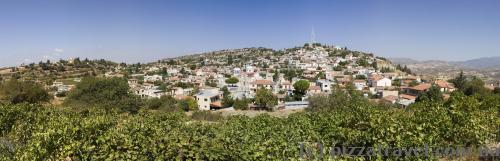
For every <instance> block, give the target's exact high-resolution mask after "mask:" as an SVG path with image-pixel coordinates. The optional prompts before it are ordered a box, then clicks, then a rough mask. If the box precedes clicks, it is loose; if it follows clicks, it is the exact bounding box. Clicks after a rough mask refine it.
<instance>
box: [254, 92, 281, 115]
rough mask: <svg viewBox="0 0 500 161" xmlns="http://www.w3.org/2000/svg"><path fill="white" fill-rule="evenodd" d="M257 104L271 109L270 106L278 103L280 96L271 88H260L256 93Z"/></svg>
mask: <svg viewBox="0 0 500 161" xmlns="http://www.w3.org/2000/svg"><path fill="white" fill-rule="evenodd" d="M255 104H256V105H257V106H258V107H259V108H260V109H267V110H270V108H272V107H273V106H275V105H277V104H278V98H277V97H276V96H274V94H273V93H272V92H271V90H268V89H265V88H260V89H258V90H257V93H256V95H255Z"/></svg>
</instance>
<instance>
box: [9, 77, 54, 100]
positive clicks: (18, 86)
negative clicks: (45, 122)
mask: <svg viewBox="0 0 500 161" xmlns="http://www.w3.org/2000/svg"><path fill="white" fill-rule="evenodd" d="M51 98H52V97H51V96H50V95H49V94H48V93H47V91H45V89H43V87H42V86H40V85H38V84H35V83H33V82H25V81H19V80H16V79H11V80H9V81H7V82H4V83H1V84H0V103H3V104H6V103H13V104H17V103H24V102H26V103H41V102H48V101H50V99H51Z"/></svg>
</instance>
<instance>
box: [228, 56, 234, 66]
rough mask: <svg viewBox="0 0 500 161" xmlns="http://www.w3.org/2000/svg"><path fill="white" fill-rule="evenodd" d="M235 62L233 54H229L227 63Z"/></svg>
mask: <svg viewBox="0 0 500 161" xmlns="http://www.w3.org/2000/svg"><path fill="white" fill-rule="evenodd" d="M232 64H233V56H232V55H228V56H227V65H232Z"/></svg>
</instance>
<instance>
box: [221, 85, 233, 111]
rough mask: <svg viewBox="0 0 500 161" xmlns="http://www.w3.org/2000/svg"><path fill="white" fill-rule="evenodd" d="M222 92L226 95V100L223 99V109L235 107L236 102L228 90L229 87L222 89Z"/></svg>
mask: <svg viewBox="0 0 500 161" xmlns="http://www.w3.org/2000/svg"><path fill="white" fill-rule="evenodd" d="M221 90H222V92H223V95H224V98H222V107H224V108H228V107H231V106H233V104H234V100H233V98H232V97H231V93H230V92H229V90H228V89H227V87H226V86H224V87H222V89H221Z"/></svg>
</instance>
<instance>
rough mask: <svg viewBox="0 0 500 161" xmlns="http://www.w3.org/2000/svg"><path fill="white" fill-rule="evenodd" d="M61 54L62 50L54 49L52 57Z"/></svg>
mask: <svg viewBox="0 0 500 161" xmlns="http://www.w3.org/2000/svg"><path fill="white" fill-rule="evenodd" d="M62 53H64V49H60V48H55V49H54V50H53V53H52V55H53V56H61V54H62Z"/></svg>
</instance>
